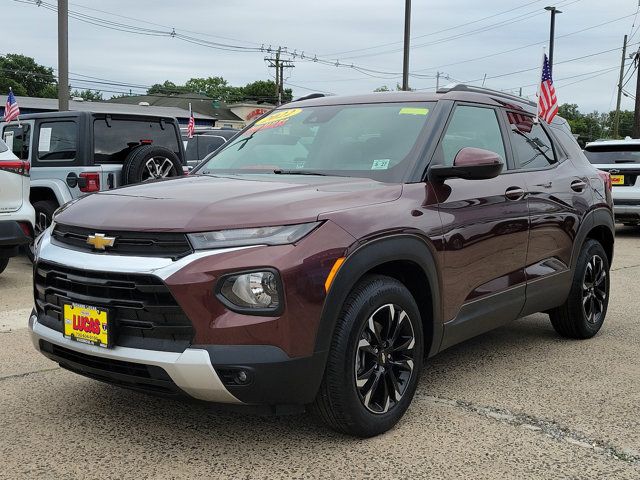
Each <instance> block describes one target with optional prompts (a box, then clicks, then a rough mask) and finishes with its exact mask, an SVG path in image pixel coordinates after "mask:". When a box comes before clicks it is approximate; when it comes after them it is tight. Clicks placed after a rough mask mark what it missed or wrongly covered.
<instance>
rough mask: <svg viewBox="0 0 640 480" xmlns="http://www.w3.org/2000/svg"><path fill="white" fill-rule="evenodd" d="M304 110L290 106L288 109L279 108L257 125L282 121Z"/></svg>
mask: <svg viewBox="0 0 640 480" xmlns="http://www.w3.org/2000/svg"><path fill="white" fill-rule="evenodd" d="M300 112H302V109H301V108H289V109H287V110H279V111H277V112H274V113H272V114H271V115H267V116H266V117H264V118H263V119H261V120H258V121H257V122H256V125H266V124H267V123H274V122H281V121H283V120H288V119H289V118H291V117H293V116H295V115H298V114H299V113H300Z"/></svg>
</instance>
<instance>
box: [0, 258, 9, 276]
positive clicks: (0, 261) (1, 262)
mask: <svg viewBox="0 0 640 480" xmlns="http://www.w3.org/2000/svg"><path fill="white" fill-rule="evenodd" d="M7 265H9V259H8V258H0V273H2V272H4V269H5V268H7Z"/></svg>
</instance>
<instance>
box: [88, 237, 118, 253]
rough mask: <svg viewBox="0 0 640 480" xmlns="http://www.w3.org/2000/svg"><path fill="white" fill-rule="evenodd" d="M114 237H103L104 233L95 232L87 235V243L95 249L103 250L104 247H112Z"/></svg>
mask: <svg viewBox="0 0 640 480" xmlns="http://www.w3.org/2000/svg"><path fill="white" fill-rule="evenodd" d="M115 241H116V237H105V236H104V233H96V234H95V235H89V236H88V237H87V243H88V244H89V245H91V246H93V248H95V249H96V250H104V249H105V248H106V247H113V244H114V243H115Z"/></svg>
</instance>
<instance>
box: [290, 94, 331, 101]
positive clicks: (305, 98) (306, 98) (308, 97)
mask: <svg viewBox="0 0 640 480" xmlns="http://www.w3.org/2000/svg"><path fill="white" fill-rule="evenodd" d="M321 97H326V95H325V94H324V93H310V94H309V95H305V96H304V97H298V98H296V99H295V100H292V102H301V101H302V100H311V99H312V98H321Z"/></svg>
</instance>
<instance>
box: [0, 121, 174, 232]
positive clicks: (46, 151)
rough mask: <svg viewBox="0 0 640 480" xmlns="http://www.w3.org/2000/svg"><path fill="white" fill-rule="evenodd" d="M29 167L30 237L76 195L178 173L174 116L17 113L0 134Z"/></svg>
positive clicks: (40, 229) (3, 126) (1, 127)
mask: <svg viewBox="0 0 640 480" xmlns="http://www.w3.org/2000/svg"><path fill="white" fill-rule="evenodd" d="M8 137H10V138H11V143H12V145H11V150H12V151H13V153H14V154H15V155H16V156H17V157H18V158H19V159H20V160H23V161H25V162H29V163H30V165H31V195H30V198H31V203H32V205H33V207H34V208H35V211H36V222H35V235H36V236H37V235H39V234H40V233H41V232H42V231H43V230H44V229H45V228H46V227H47V226H48V225H50V224H51V218H52V216H53V212H55V210H56V209H57V208H58V207H60V206H61V205H63V204H65V203H66V202H68V201H70V200H73V199H74V198H78V197H79V196H81V195H84V194H87V193H93V192H99V191H104V190H112V189H114V188H116V187H119V186H122V185H128V184H132V183H139V182H144V181H147V180H152V179H157V178H168V177H176V176H180V175H182V174H183V173H184V170H185V169H186V161H185V157H184V148H183V145H182V142H181V140H180V128H179V126H178V122H177V120H176V119H174V118H165V117H157V116H150V115H131V114H127V115H124V114H106V113H92V112H51V113H39V114H32V115H22V116H21V117H20V122H17V121H13V122H9V123H0V138H3V139H7V138H8Z"/></svg>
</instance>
